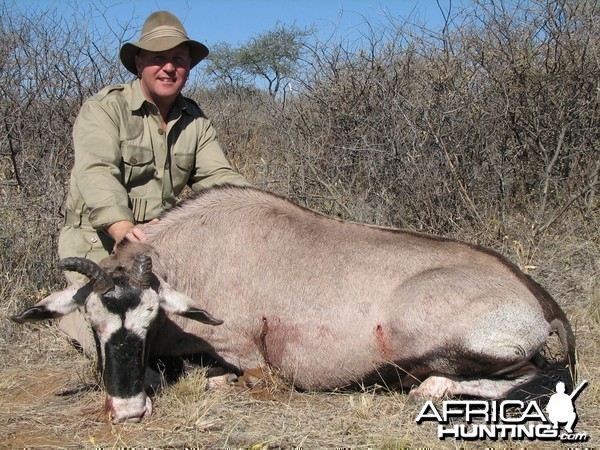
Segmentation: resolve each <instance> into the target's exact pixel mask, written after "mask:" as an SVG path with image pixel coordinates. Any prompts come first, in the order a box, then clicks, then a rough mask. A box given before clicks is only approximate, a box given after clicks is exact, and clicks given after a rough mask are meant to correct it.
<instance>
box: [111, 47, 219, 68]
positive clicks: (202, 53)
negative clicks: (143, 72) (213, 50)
mask: <svg viewBox="0 0 600 450" xmlns="http://www.w3.org/2000/svg"><path fill="white" fill-rule="evenodd" d="M181 44H187V45H188V47H189V48H190V69H191V68H192V67H194V66H195V65H196V64H198V63H199V62H200V61H202V60H203V59H204V58H206V57H207V56H208V48H207V47H206V46H205V45H204V44H201V43H200V42H197V41H193V40H191V39H180V38H163V39H160V40H156V41H155V42H128V43H126V44H124V45H123V47H121V51H120V52H119V58H120V59H121V62H122V63H123V65H124V66H125V68H126V69H127V70H129V71H130V72H131V73H133V74H134V75H137V74H138V70H137V68H136V67H135V56H136V55H137V54H138V53H139V52H140V50H147V51H149V52H164V51H167V50H171V49H172V48H175V47H177V46H178V45H181Z"/></svg>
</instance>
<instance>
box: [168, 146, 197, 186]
mask: <svg viewBox="0 0 600 450" xmlns="http://www.w3.org/2000/svg"><path fill="white" fill-rule="evenodd" d="M195 163H196V155H194V154H193V153H175V154H173V172H172V177H173V185H174V186H175V187H176V188H178V187H180V188H181V187H183V186H185V185H186V183H187V182H188V180H189V178H190V174H191V173H192V169H193V168H194V166H195Z"/></svg>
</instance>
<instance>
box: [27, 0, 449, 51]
mask: <svg viewBox="0 0 600 450" xmlns="http://www.w3.org/2000/svg"><path fill="white" fill-rule="evenodd" d="M17 3H18V4H19V5H20V7H24V8H29V7H33V8H45V7H49V6H50V7H56V8H58V9H60V8H73V7H74V5H78V6H77V7H78V8H86V7H90V6H91V7H92V8H93V9H94V10H95V13H94V14H95V18H94V25H97V26H99V27H103V26H104V19H103V18H102V15H104V17H105V18H106V19H108V20H109V21H115V22H114V23H116V24H121V25H124V24H126V23H128V22H129V21H131V24H132V25H133V26H135V27H138V28H137V29H139V28H141V25H142V23H143V21H144V19H145V18H146V17H147V16H148V14H150V13H151V12H153V11H156V10H157V9H166V10H169V11H171V12H172V13H174V14H175V15H176V16H178V17H179V18H180V19H181V20H182V21H183V23H184V25H185V27H186V29H187V31H188V34H189V36H190V38H192V39H196V40H199V41H201V42H204V43H205V44H207V45H208V46H209V47H210V45H211V44H214V43H216V42H222V41H225V42H229V43H230V44H232V45H237V44H241V43H245V42H247V41H248V39H249V38H251V37H252V36H255V35H257V34H259V33H262V32H265V31H268V30H271V29H273V28H274V27H275V25H276V24H277V23H278V22H279V23H282V24H285V25H296V26H298V27H299V28H304V27H311V26H314V27H315V28H316V29H317V31H318V33H319V36H320V37H321V38H322V39H325V38H326V37H328V36H329V35H330V34H331V33H332V32H333V31H334V30H337V36H340V37H344V38H350V39H352V38H353V37H355V36H357V35H358V34H359V33H360V30H361V29H364V23H365V20H368V21H369V22H370V23H371V24H377V23H386V22H387V18H386V17H388V16H389V17H393V18H395V19H411V21H413V22H419V23H425V24H427V26H428V27H429V28H438V27H440V25H441V24H442V15H441V12H440V9H439V7H438V5H437V3H436V1H435V0H373V1H371V0H295V1H294V0H210V1H209V0H187V1H185V0H183V1H182V0H161V1H153V0H129V1H123V0H102V1H98V0H96V1H93V0H79V1H73V0H67V1H65V0H62V1H61V0H20V1H18V2H17ZM439 3H440V5H442V7H443V8H448V5H450V4H453V5H454V4H457V3H458V0H454V2H453V3H452V0H439ZM453 7H454V8H455V6H453ZM67 16H68V14H67ZM137 37H138V36H137V35H136V36H135V38H136V39H135V40H137Z"/></svg>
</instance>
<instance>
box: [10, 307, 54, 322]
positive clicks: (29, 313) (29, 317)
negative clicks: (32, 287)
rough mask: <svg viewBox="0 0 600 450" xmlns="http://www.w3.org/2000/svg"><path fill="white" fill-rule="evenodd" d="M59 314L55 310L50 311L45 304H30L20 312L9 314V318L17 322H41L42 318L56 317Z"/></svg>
mask: <svg viewBox="0 0 600 450" xmlns="http://www.w3.org/2000/svg"><path fill="white" fill-rule="evenodd" d="M60 316H61V314H57V313H56V312H55V311H50V310H48V308H46V306H44V305H41V306H32V307H31V308H29V309H26V310H25V311H23V312H22V313H20V314H18V315H16V316H11V318H10V320H12V321H13V322H17V323H29V322H41V321H42V320H47V319H56V318H57V317H60Z"/></svg>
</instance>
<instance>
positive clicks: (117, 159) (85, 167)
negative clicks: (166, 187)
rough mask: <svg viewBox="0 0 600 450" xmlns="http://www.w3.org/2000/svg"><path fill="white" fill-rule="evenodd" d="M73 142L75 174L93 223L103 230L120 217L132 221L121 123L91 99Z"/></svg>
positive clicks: (82, 111)
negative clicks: (124, 177)
mask: <svg viewBox="0 0 600 450" xmlns="http://www.w3.org/2000/svg"><path fill="white" fill-rule="evenodd" d="M73 143H74V147H75V165H74V176H75V180H76V182H77V188H78V190H79V192H80V193H81V197H82V199H83V201H84V202H85V204H86V205H87V207H88V209H89V212H90V214H89V220H90V224H91V225H92V226H93V227H94V228H96V229H101V228H105V227H106V226H108V225H110V224H112V223H115V222H118V221H120V220H129V221H133V214H132V212H131V210H130V208H129V203H128V195H127V191H126V189H125V187H124V186H123V184H122V180H121V167H120V166H121V164H122V162H121V150H120V142H119V125H118V123H117V122H116V121H115V119H112V118H111V115H110V114H109V112H108V111H106V110H105V109H104V107H103V105H101V104H99V102H96V101H88V102H86V103H85V104H84V105H83V106H82V107H81V110H80V112H79V115H78V117H77V120H76V122H75V126H74V129H73Z"/></svg>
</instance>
